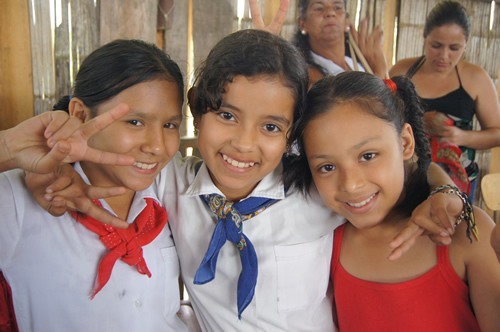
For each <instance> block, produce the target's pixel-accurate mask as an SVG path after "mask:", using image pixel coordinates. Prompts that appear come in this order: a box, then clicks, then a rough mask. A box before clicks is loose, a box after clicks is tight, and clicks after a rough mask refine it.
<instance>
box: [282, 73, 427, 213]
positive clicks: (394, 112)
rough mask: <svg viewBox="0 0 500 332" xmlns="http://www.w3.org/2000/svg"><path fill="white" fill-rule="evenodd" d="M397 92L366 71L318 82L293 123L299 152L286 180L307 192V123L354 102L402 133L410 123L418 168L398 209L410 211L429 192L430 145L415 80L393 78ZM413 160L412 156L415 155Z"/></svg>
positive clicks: (412, 170)
mask: <svg viewBox="0 0 500 332" xmlns="http://www.w3.org/2000/svg"><path fill="white" fill-rule="evenodd" d="M393 82H394V83H395V85H396V86H397V90H396V91H394V92H393V91H391V89H390V88H389V87H388V85H386V84H385V83H384V81H383V80H382V79H380V78H378V77H376V76H374V75H372V74H368V73H365V72H344V73H341V74H339V75H337V76H327V77H325V78H323V79H322V80H320V81H318V82H317V83H316V84H315V85H314V86H313V87H312V88H311V90H310V91H309V93H308V108H307V111H306V113H305V114H304V116H303V117H302V118H301V119H300V120H299V121H298V122H297V123H296V124H295V125H294V127H293V129H292V132H291V137H290V139H291V140H292V141H295V142H296V143H297V148H298V150H299V155H295V156H291V157H289V158H290V159H289V160H288V161H287V167H286V169H285V171H284V175H283V176H284V178H283V180H284V183H285V185H286V186H288V187H293V186H295V187H296V188H297V189H299V190H300V191H302V192H303V193H304V194H307V193H308V192H309V189H310V187H311V186H312V183H313V180H312V174H311V171H310V169H309V165H308V162H307V157H306V155H305V152H306V151H305V148H304V141H303V133H304V130H305V128H306V127H307V125H308V123H309V122H310V121H311V120H313V119H315V118H316V117H317V116H319V115H320V114H323V113H326V112H328V111H329V110H330V109H331V108H332V107H333V106H335V105H337V104H340V103H346V102H349V103H354V104H356V105H358V106H359V107H360V108H362V109H364V110H365V111H366V112H368V113H370V114H372V115H374V116H376V117H378V118H380V119H382V120H383V121H386V122H387V123H390V124H392V126H394V128H395V129H396V131H397V133H398V134H401V132H402V129H403V127H404V124H405V123H408V124H410V125H411V127H412V129H413V135H414V139H415V156H414V157H415V158H416V159H417V160H416V165H417V167H412V168H407V172H406V175H405V192H406V195H405V197H404V199H403V200H402V201H401V203H400V204H399V205H398V207H397V208H398V210H400V211H402V212H404V213H408V214H411V211H413V209H414V208H415V207H416V206H418V204H420V203H421V202H422V201H423V200H425V199H426V197H427V196H428V194H429V186H428V184H427V170H428V168H429V164H430V162H431V153H430V146H429V142H428V140H427V137H426V135H425V132H424V122H423V108H422V106H421V103H420V99H419V97H418V95H417V93H416V91H415V87H414V85H413V83H412V82H411V81H410V80H409V79H408V78H406V77H403V76H399V77H394V78H393ZM412 159H413V158H412Z"/></svg>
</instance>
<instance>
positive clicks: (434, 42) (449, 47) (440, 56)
mask: <svg viewBox="0 0 500 332" xmlns="http://www.w3.org/2000/svg"><path fill="white" fill-rule="evenodd" d="M466 44H467V40H466V37H465V34H464V30H463V29H462V27H460V26H459V25H457V24H446V25H443V26H440V27H435V28H434V29H432V30H431V31H430V32H429V34H428V35H427V37H426V38H425V43H424V53H425V57H426V60H427V61H428V62H429V64H430V65H431V66H432V68H433V69H434V70H435V71H438V72H447V71H450V70H453V68H455V66H456V65H457V64H458V62H459V61H460V59H462V55H463V54H464V51H465V46H466Z"/></svg>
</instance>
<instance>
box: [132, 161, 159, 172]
mask: <svg viewBox="0 0 500 332" xmlns="http://www.w3.org/2000/svg"><path fill="white" fill-rule="evenodd" d="M156 165H158V163H154V164H145V163H140V162H138V161H136V162H135V163H134V166H135V167H137V168H140V169H145V170H150V169H153V168H154V167H155V166H156Z"/></svg>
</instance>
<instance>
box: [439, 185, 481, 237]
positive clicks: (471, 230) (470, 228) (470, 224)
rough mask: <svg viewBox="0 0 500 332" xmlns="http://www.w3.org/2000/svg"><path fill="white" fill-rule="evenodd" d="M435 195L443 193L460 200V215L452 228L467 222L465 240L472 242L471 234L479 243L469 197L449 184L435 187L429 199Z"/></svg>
mask: <svg viewBox="0 0 500 332" xmlns="http://www.w3.org/2000/svg"><path fill="white" fill-rule="evenodd" d="M437 193H443V194H448V195H457V196H458V197H459V198H460V200H462V204H463V207H462V212H460V215H459V216H458V218H457V221H456V222H455V225H454V227H456V226H457V225H458V224H460V223H461V222H462V221H466V222H467V231H466V235H467V238H468V239H469V240H470V241H471V242H472V237H471V234H473V235H474V237H475V238H476V240H477V241H479V232H478V230H477V225H476V219H475V218H474V209H473V208H472V205H471V203H470V202H469V197H468V196H467V194H466V193H464V192H462V191H460V189H458V187H456V186H452V185H450V184H445V185H442V186H439V187H436V188H435V189H434V190H432V191H431V193H430V194H429V197H431V196H433V195H434V194H437Z"/></svg>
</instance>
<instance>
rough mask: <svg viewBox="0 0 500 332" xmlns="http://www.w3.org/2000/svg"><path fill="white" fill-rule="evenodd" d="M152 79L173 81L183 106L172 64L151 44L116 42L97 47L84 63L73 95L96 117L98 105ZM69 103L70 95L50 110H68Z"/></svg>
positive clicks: (178, 74) (177, 73)
mask: <svg viewBox="0 0 500 332" xmlns="http://www.w3.org/2000/svg"><path fill="white" fill-rule="evenodd" d="M154 79H164V80H167V81H169V82H174V83H175V84H176V85H177V87H178V90H179V98H180V99H179V100H180V101H181V105H182V104H183V103H184V79H183V77H182V73H181V71H180V69H179V66H178V65H177V64H176V63H175V61H173V60H172V59H171V58H170V57H169V56H168V55H167V54H166V53H165V52H163V51H162V50H161V49H159V48H158V47H156V46H155V45H154V44H151V43H147V42H145V41H142V40H126V39H118V40H114V41H112V42H110V43H108V44H106V45H103V46H101V47H99V48H98V49H96V50H95V51H93V52H92V53H90V54H89V55H88V56H87V57H86V58H85V60H83V62H82V64H81V66H80V69H79V71H78V74H77V75H76V79H75V83H74V86H73V96H74V97H78V98H80V99H81V100H82V101H83V102H84V104H85V105H86V106H87V107H89V109H90V110H91V111H92V113H93V114H92V116H95V108H96V106H98V105H99V104H101V103H103V102H105V101H107V100H109V99H110V98H112V97H114V96H116V95H117V94H119V93H120V92H122V91H123V90H125V89H127V88H129V87H131V86H133V85H136V84H139V83H142V82H146V81H151V80H154ZM69 100H70V98H69V96H65V97H63V98H61V99H60V100H59V102H58V103H57V104H56V105H54V107H53V109H58V110H68V104H69Z"/></svg>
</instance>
